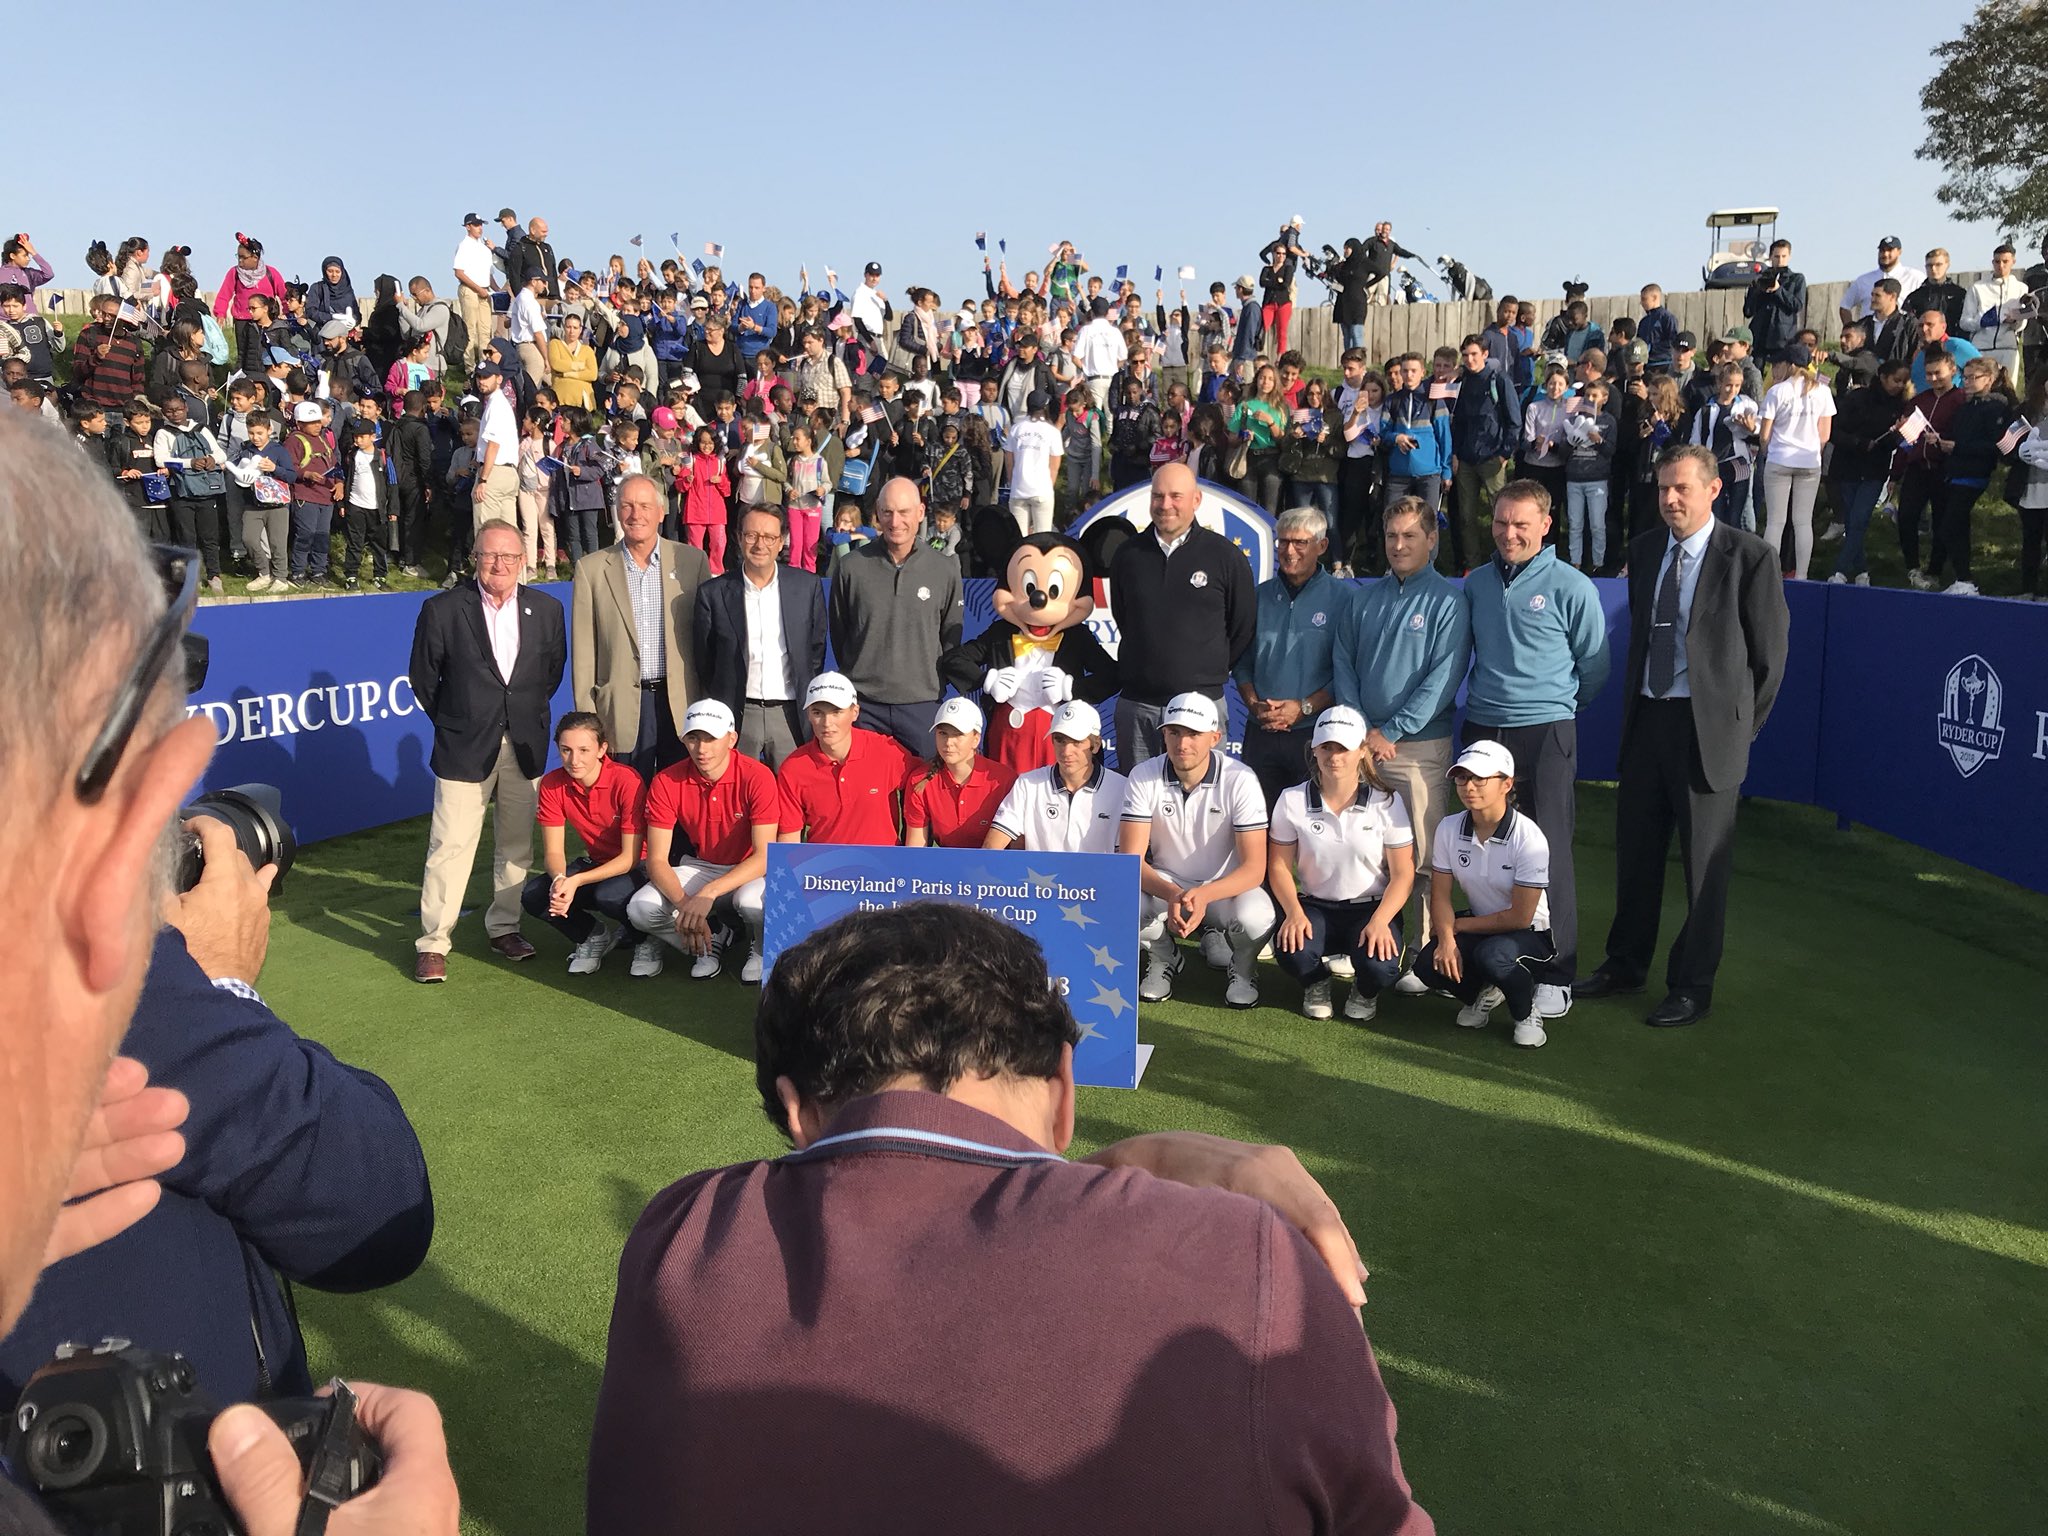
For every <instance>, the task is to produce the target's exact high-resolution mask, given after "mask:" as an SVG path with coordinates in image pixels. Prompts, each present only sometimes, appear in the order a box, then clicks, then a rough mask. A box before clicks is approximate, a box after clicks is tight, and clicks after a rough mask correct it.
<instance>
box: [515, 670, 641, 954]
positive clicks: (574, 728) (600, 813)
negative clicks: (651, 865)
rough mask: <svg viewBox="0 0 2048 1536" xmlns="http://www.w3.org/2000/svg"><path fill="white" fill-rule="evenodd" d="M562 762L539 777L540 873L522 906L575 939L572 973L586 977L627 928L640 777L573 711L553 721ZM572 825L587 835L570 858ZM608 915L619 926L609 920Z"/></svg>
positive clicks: (636, 879)
mask: <svg viewBox="0 0 2048 1536" xmlns="http://www.w3.org/2000/svg"><path fill="white" fill-rule="evenodd" d="M555 747H556V749H557V750H558V751H559V752H560V753H561V754H562V766H561V767H559V768H556V769H554V770H552V771H551V772H548V773H544V774H542V775H541V780H540V789H539V792H538V795H537V797H536V800H535V806H536V809H535V811H534V818H533V819H534V821H535V823H536V824H537V825H538V826H539V827H540V840H541V854H542V857H541V869H542V872H541V873H540V874H537V875H534V876H532V877H531V878H530V879H528V880H527V882H526V884H525V886H524V887H523V888H521V890H520V892H519V904H520V905H521V906H522V907H524V908H525V909H526V911H527V913H528V915H530V916H533V917H537V918H539V919H540V920H541V921H542V922H544V923H546V924H547V925H548V926H549V927H551V928H553V929H554V930H555V931H556V932H558V933H560V934H561V935H563V937H565V938H567V939H568V941H569V942H570V943H571V944H573V945H575V946H576V947H575V949H574V950H573V951H572V952H571V953H570V955H569V974H570V975H572V976H588V975H589V974H590V973H591V972H593V971H595V970H596V969H597V968H598V967H599V966H600V965H602V964H603V963H604V957H605V956H606V955H608V954H610V953H611V952H612V950H614V949H615V948H617V947H618V943H619V939H620V937H621V936H622V935H623V934H624V933H625V932H626V926H627V925H626V903H627V902H628V901H629V900H631V898H632V895H633V893H634V892H635V891H636V890H638V889H639V888H640V883H641V881H642V879H644V878H645V877H644V876H643V875H642V874H641V873H640V835H641V832H642V830H643V826H642V822H641V819H640V818H641V802H642V799H643V798H644V796H645V794H646V786H645V785H644V784H642V783H641V782H640V775H639V774H637V773H635V772H634V771H633V770H632V769H631V768H629V767H627V766H626V765H625V764H624V763H622V762H620V761H619V760H618V759H617V758H615V757H613V756H612V755H611V744H610V743H609V742H607V741H606V740H605V733H604V722H603V721H601V720H599V719H598V718H597V716H596V715H593V714H590V713H589V712H587V711H585V710H580V709H579V710H571V711H570V712H569V713H568V714H566V715H564V716H562V718H561V719H560V720H559V721H557V722H556V723H555ZM568 827H574V828H575V829H576V835H577V836H578V837H579V838H581V839H582V840H583V856H582V857H581V858H577V859H571V858H570V857H569V847H568V836H567V832H566V831H565V829H566V828H568ZM607 917H608V918H610V919H611V920H612V922H613V923H615V924H617V925H618V926H616V927H613V926H609V925H607V924H606V923H605V921H604V919H605V918H607Z"/></svg>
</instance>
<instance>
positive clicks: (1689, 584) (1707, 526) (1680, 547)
mask: <svg viewBox="0 0 2048 1536" xmlns="http://www.w3.org/2000/svg"><path fill="white" fill-rule="evenodd" d="M1713 536H1714V521H1713V519H1712V518H1709V519H1707V521H1706V522H1705V523H1704V524H1703V525H1701V527H1700V530H1699V532H1697V533H1695V534H1693V535H1692V536H1691V537H1689V538H1684V539H1680V538H1677V537H1675V536H1674V537H1672V538H1670V539H1667V540H1666V541H1665V544H1664V558H1663V559H1662V560H1660V561H1658V562H1657V581H1656V584H1655V585H1654V586H1652V587H1651V588H1650V615H1651V619H1650V622H1651V623H1653V624H1654V623H1655V622H1656V613H1657V593H1658V592H1659V591H1661V590H1662V589H1663V586H1664V573H1665V572H1666V571H1668V570H1670V569H1671V562H1672V561H1673V560H1675V559H1678V558H1680V557H1681V555H1682V556H1683V558H1684V560H1685V564H1683V565H1681V566H1680V567H1679V568H1678V666H1677V667H1676V669H1675V670H1674V671H1673V672H1672V674H1671V691H1670V692H1669V693H1666V694H1665V695H1663V697H1665V698H1667V699H1689V698H1691V697H1692V684H1691V683H1690V682H1688V681H1687V680H1686V675H1685V631H1686V626H1688V625H1689V624H1691V623H1692V594H1693V591H1694V589H1696V588H1697V587H1698V586H1699V584H1700V557H1701V556H1703V555H1704V554H1706V552H1707V540H1708V539H1711V538H1712V537H1713ZM1643 697H1644V698H1646V699H1654V698H1656V697H1657V695H1656V694H1654V693H1652V692H1651V691H1650V669H1649V667H1648V666H1645V667H1644V668H1643Z"/></svg>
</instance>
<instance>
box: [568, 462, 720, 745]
mask: <svg viewBox="0 0 2048 1536" xmlns="http://www.w3.org/2000/svg"><path fill="white" fill-rule="evenodd" d="M618 506H619V542H618V543H616V544H614V545H612V546H611V547H610V548H609V549H600V550H597V551H595V552H594V553H592V554H588V555H585V556H584V557H583V558H582V559H581V560H578V561H577V562H576V587H575V593H574V596H573V598H572V599H571V602H572V604H573V606H572V609H571V621H572V623H573V624H574V626H575V633H576V644H575V646H574V647H573V648H572V650H571V652H570V664H571V672H572V678H573V683H574V693H573V697H574V700H575V705H576V708H578V709H587V710H589V711H590V712H591V713H592V714H593V715H596V716H597V718H598V719H600V720H602V721H603V722H604V731H605V739H606V740H607V741H609V742H611V743H613V755H614V756H616V757H618V758H619V759H620V760H621V761H622V762H625V763H627V764H628V765H630V766H631V768H632V769H633V771H634V772H635V773H637V774H639V775H640V777H641V778H643V779H647V780H650V781H651V780H652V779H653V778H654V775H655V773H656V771H657V770H659V769H662V768H666V767H668V766H669V765H670V764H671V763H679V762H681V761H682V760H683V741H682V735H681V732H680V731H679V730H678V729H677V727H678V724H679V722H680V721H681V720H682V718H683V716H684V715H685V714H687V713H688V712H689V708H690V702H691V700H693V699H695V698H696V697H697V696H698V694H697V655H696V650H695V648H694V647H693V646H692V645H691V644H690V616H691V614H692V613H693V612H694V611H695V609H696V605H697V589H698V588H699V587H701V586H703V585H704V583H705V582H707V581H709V580H710V579H711V563H710V561H708V560H706V559H705V558H704V551H703V550H701V549H698V548H697V547H696V546H695V545H694V544H684V543H682V542H680V541H679V540H676V539H664V538H662V537H661V516H662V512H663V510H664V508H663V497H662V492H661V487H660V486H658V485H656V484H655V483H654V481H653V480H652V479H650V478H649V477H648V476H646V475H628V476H626V478H625V479H624V480H622V481H620V482H619V502H618Z"/></svg>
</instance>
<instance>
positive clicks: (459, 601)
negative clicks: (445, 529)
mask: <svg viewBox="0 0 2048 1536" xmlns="http://www.w3.org/2000/svg"><path fill="white" fill-rule="evenodd" d="M525 559H526V545H525V541H524V540H523V539H522V538H521V537H520V533H519V530H518V529H517V528H515V527H514V526H513V525H512V524H510V523H508V522H506V521H504V519H502V518H492V519H491V520H490V521H489V522H486V523H485V524H484V525H483V526H482V527H480V528H478V529H477V532H476V568H477V577H476V580H475V581H465V582H463V583H461V584H460V585H458V586H455V587H451V588H450V589H449V590H448V591H446V592H442V593H439V594H437V595H435V596H433V597H430V598H428V599H427V600H426V602H425V603H424V604H422V605H421V607H420V616H419V621H418V623H417V624H416V625H415V626H414V628H413V636H412V665H411V667H410V669H409V676H410V679H411V682H412V691H413V696H414V697H415V698H417V699H418V700H419V706H420V710H421V712H422V713H424V714H425V715H426V717H427V718H428V719H429V720H431V721H433V722H434V751H433V755H432V757H430V758H429V759H428V766H429V767H430V768H431V769H432V770H433V774H434V821H433V827H432V830H431V831H430V832H429V834H428V839H427V873H426V879H425V880H424V881H423V882H422V884H421V888H420V936H419V938H418V939H417V940H416V941H414V945H413V947H414V949H415V950H416V951H417V954H416V956H415V957H414V961H413V980H415V981H446V980H447V979H448V950H449V947H450V945H451V944H452V942H453V935H454V931H455V919H456V918H457V917H458V916H459V915H460V914H461V911H462V893H463V891H464V889H465V888H466V887H467V886H468V885H469V872H470V869H471V867H472V866H473V865H474V864H475V862H476V845H477V840H478V839H479V838H480V837H482V836H483V827H484V807H485V806H487V805H494V806H495V810H496V816H495V819H494V822H493V828H492V841H493V844H494V847H493V850H492V870H491V892H492V895H491V905H490V909H489V910H488V911H487V912H486V913H485V914H484V931H485V932H486V933H488V934H489V935H490V940H491V948H492V949H493V950H495V951H496V952H497V953H498V954H499V955H501V956H502V957H503V958H505V959H507V960H530V959H532V958H533V946H532V945H531V944H529V943H527V941H526V940H525V938H524V937H522V936H521V934H520V932H519V913H520V908H519V893H520V892H521V890H523V889H524V888H525V885H526V877H527V875H528V874H529V873H531V869H530V866H531V865H532V863H533V815H534V802H535V798H536V793H535V785H536V784H537V783H538V782H539V780H540V776H541V771H542V770H543V769H544V768H546V766H547V760H548V711H549V708H550V701H551V700H552V699H553V698H554V694H555V690H556V689H557V688H559V687H560V686H561V683H562V669H563V668H564V666H566V665H567V663H568V659H569V643H568V629H567V626H566V625H565V624H564V623H563V619H562V605H561V603H560V602H558V601H556V599H554V598H553V597H551V596H549V595H548V594H547V593H545V592H542V591H541V590H539V589H538V588H536V587H525V586H521V585H520V584H519V572H520V570H521V568H522V566H523V564H524V562H525Z"/></svg>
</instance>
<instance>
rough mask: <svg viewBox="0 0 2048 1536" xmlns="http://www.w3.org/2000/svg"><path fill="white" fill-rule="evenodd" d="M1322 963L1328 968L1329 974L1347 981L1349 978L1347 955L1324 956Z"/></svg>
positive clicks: (1348, 959) (1349, 969) (1348, 958)
mask: <svg viewBox="0 0 2048 1536" xmlns="http://www.w3.org/2000/svg"><path fill="white" fill-rule="evenodd" d="M1323 964H1324V965H1325V966H1327V967H1328V968H1329V972H1330V974H1331V975H1332V976H1334V977H1336V978H1337V979H1338V980H1339V981H1349V980H1350V979H1351V957H1350V956H1349V955H1329V956H1326V957H1325V958H1324V960H1323Z"/></svg>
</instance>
